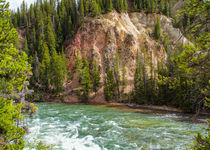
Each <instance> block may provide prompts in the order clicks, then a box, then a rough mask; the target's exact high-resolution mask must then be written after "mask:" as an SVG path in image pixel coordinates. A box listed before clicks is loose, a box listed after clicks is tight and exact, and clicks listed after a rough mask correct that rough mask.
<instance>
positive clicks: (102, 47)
mask: <svg viewBox="0 0 210 150" xmlns="http://www.w3.org/2000/svg"><path fill="white" fill-rule="evenodd" d="M158 17H159V18H160V21H161V30H162V35H168V36H169V40H170V44H171V45H172V46H177V45H178V44H180V43H186V42H187V39H186V38H185V37H184V36H182V33H181V32H180V30H179V29H176V28H174V27H173V25H172V20H171V19H170V18H167V17H166V16H163V15H160V14H145V13H136V12H133V13H121V14H119V13H117V12H116V11H113V12H110V13H107V14H105V15H100V16H98V17H95V18H94V19H92V18H86V19H85V21H84V24H83V26H82V27H81V28H80V29H79V30H78V31H77V33H76V35H75V38H74V39H73V40H72V42H71V44H68V45H67V53H66V56H67V60H68V71H69V72H73V71H74V69H75V56H76V55H77V51H80V54H85V55H86V56H87V58H88V59H89V61H90V62H91V61H93V60H97V62H98V63H99V66H100V72H101V76H102V79H103V76H104V75H105V66H106V63H105V58H107V57H108V58H109V59H110V60H111V63H113V58H114V55H115V52H116V50H118V52H119V56H120V65H121V67H122V64H125V65H126V70H127V78H128V81H129V85H128V87H127V90H126V91H127V92H129V91H131V90H132V86H133V79H134V72H135V66H136V65H135V61H136V54H137V52H138V51H139V52H142V50H143V49H145V50H146V57H147V58H150V54H151V51H152V54H153V55H152V57H153V58H152V60H153V65H154V66H155V67H157V64H158V61H162V60H163V61H165V60H166V59H167V55H166V52H165V50H164V46H163V45H162V44H159V42H158V41H156V40H155V38H154V37H153V29H154V26H155V23H156V20H157V18H158ZM67 43H69V42H67ZM142 53H143V52H142ZM145 63H146V64H147V62H145ZM148 63H149V62H148ZM147 68H149V66H147ZM147 70H148V69H147ZM148 72H149V71H148ZM77 86H78V83H77V82H76V74H75V75H74V77H73V81H71V82H69V83H68V84H67V85H66V88H67V91H68V92H67V93H66V94H67V95H71V96H68V98H67V99H68V100H70V101H71V99H72V98H73V97H74V96H72V94H70V93H71V91H72V90H73V89H74V88H76V87H77ZM99 91H100V92H102V91H103V90H99ZM74 98H75V97H74ZM74 98H73V99H74Z"/></svg>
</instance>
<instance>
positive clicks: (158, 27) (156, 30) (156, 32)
mask: <svg viewBox="0 0 210 150" xmlns="http://www.w3.org/2000/svg"><path fill="white" fill-rule="evenodd" d="M154 35H155V38H156V39H157V40H158V41H160V40H161V24H160V18H157V20H156V23H155V28H154Z"/></svg>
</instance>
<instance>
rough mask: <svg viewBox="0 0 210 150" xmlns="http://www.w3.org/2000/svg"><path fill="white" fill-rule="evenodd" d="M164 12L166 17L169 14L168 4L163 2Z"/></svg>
mask: <svg viewBox="0 0 210 150" xmlns="http://www.w3.org/2000/svg"><path fill="white" fill-rule="evenodd" d="M164 14H165V15H166V16H167V17H168V16H169V4H168V2H167V1H166V2H165V8H164Z"/></svg>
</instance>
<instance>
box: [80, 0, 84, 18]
mask: <svg viewBox="0 0 210 150" xmlns="http://www.w3.org/2000/svg"><path fill="white" fill-rule="evenodd" d="M79 13H80V17H81V18H84V16H85V11H84V2H83V0H80V1H79Z"/></svg>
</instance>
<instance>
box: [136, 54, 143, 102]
mask: <svg viewBox="0 0 210 150" xmlns="http://www.w3.org/2000/svg"><path fill="white" fill-rule="evenodd" d="M143 69H144V68H143V64H142V56H141V55H140V53H139V52H137V56H136V70H135V74H134V101H135V102H137V103H144V96H145V95H144V94H145V83H144V75H143V73H144V72H143V71H144V70H143Z"/></svg>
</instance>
